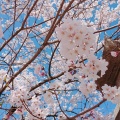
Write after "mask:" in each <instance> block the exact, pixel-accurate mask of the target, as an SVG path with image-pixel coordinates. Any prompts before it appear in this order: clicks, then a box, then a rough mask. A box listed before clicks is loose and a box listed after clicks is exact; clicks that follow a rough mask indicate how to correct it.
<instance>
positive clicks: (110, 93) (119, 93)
mask: <svg viewBox="0 0 120 120" xmlns="http://www.w3.org/2000/svg"><path fill="white" fill-rule="evenodd" d="M102 92H103V94H104V98H105V99H107V100H109V101H112V102H113V103H115V104H118V103H119V101H120V87H119V88H117V87H116V86H114V87H111V86H108V85H107V84H105V85H104V86H102Z"/></svg>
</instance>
